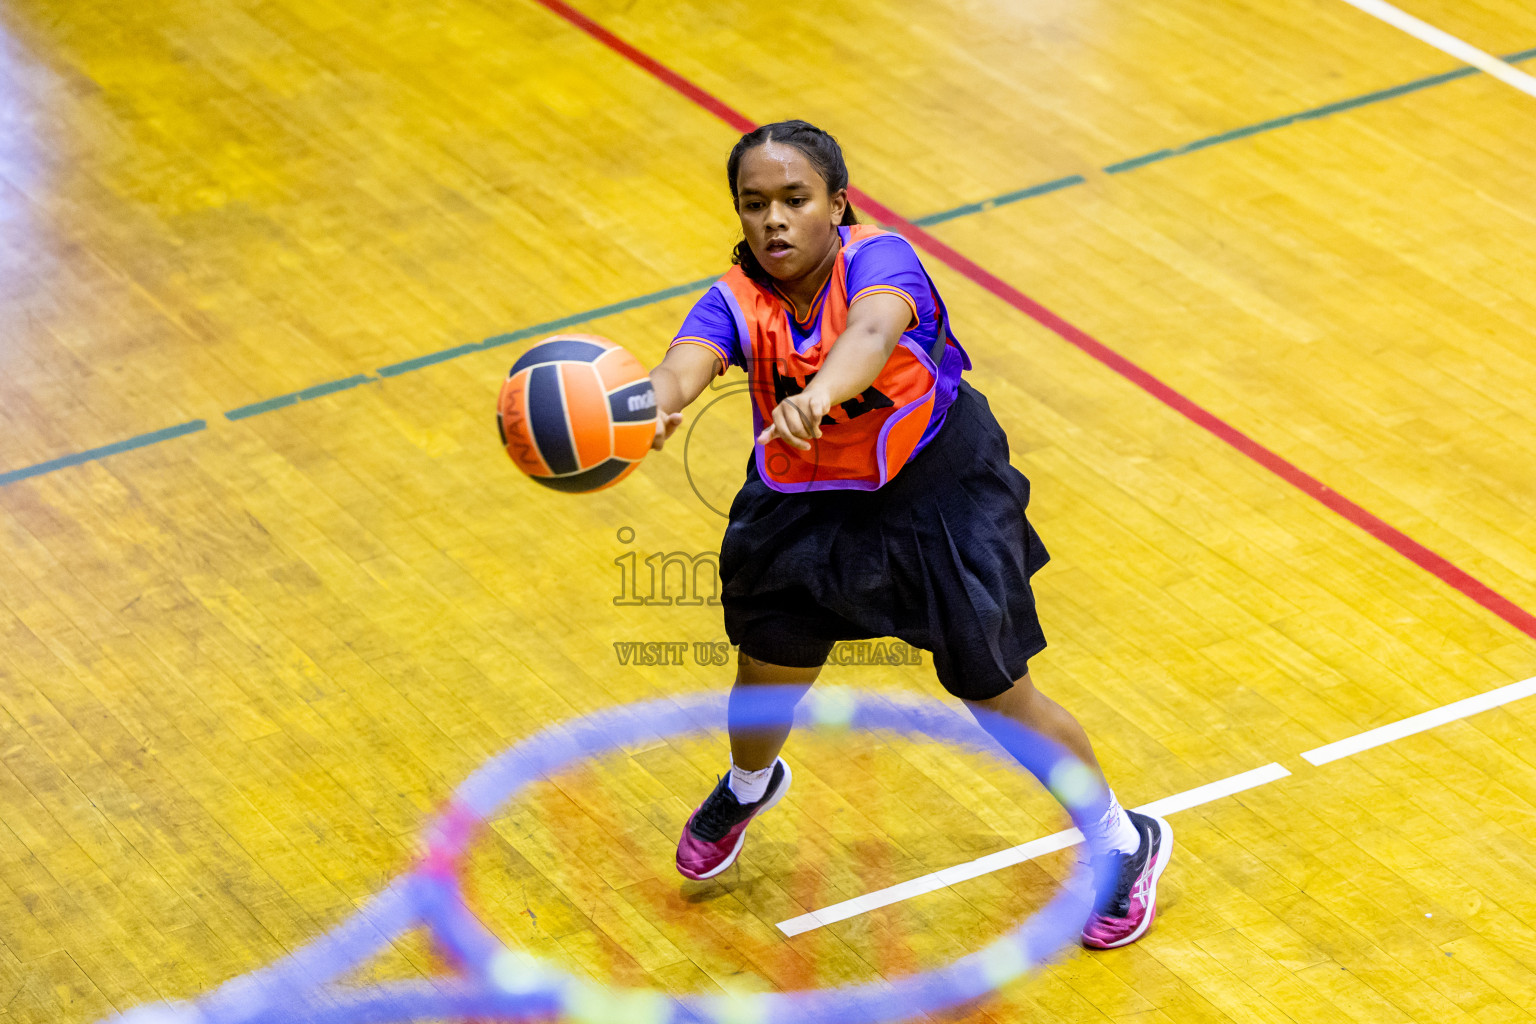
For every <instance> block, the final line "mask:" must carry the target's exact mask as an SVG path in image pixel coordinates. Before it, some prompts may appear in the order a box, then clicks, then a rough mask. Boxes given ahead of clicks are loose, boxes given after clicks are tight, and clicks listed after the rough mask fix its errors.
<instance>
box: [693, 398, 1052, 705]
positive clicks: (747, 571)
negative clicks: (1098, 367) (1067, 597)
mask: <svg viewBox="0 0 1536 1024" xmlns="http://www.w3.org/2000/svg"><path fill="white" fill-rule="evenodd" d="M1028 505H1029V481H1028V480H1027V479H1025V477H1024V474H1022V473H1020V472H1019V471H1018V470H1016V469H1014V468H1013V466H1012V465H1010V464H1009V462H1008V438H1007V437H1006V436H1005V435H1004V433H1003V429H1002V427H1001V426H999V425H998V422H997V420H996V418H994V417H993V415H992V410H991V409H990V408H989V407H988V405H987V400H986V398H985V396H983V395H982V394H981V393H980V392H979V391H977V390H975V389H974V388H972V387H971V386H970V385H969V384H966V383H964V382H962V383H961V384H960V391H959V394H958V395H957V396H956V398H955V401H954V403H953V404H952V405H951V406H950V408H949V413H948V415H947V417H946V419H945V422H944V425H943V427H941V428H940V429H939V432H938V433H937V434H936V435H935V436H934V437H933V439H932V440H931V441H930V442H929V443H928V444H927V445H926V446H925V447H924V448H923V450H922V451H920V452H919V453H918V454H917V456H916V457H915V458H913V459H912V461H910V462H908V463H907V464H906V465H905V466H904V467H902V469H901V471H900V472H899V473H897V474H896V476H895V478H894V479H892V480H891V481H890V482H888V483H887V484H886V485H885V486H884V487H881V488H879V489H878V490H874V491H813V492H808V493H801V494H783V493H781V492H779V491H775V490H773V489H772V488H771V487H769V486H768V485H767V484H765V483H763V481H762V479H761V478H760V477H759V476H758V473H757V469H756V467H755V465H753V463H752V462H751V461H749V462H748V469H747V481H746V483H745V484H744V485H743V487H742V489H741V491H740V493H738V494H737V495H736V499H735V501H734V502H733V503H732V504H731V515H730V524H729V525H728V526H727V527H726V531H725V538H724V540H723V541H722V542H721V548H720V578H721V583H722V591H721V600H722V603H723V604H724V606H725V628H726V633H727V634H728V635H729V636H730V638H731V642H732V643H733V644H736V645H738V646H739V647H740V648H741V650H742V652H743V653H744V654H747V655H748V656H750V657H754V658H757V659H759V660H762V661H766V662H770V663H772V664H776V665H790V666H798V667H810V666H815V665H821V664H822V663H824V662H825V661H826V659H827V656H828V655H829V654H830V652H831V649H832V646H833V644H835V643H836V642H838V641H841V640H866V639H872V638H875V637H887V636H891V637H897V638H898V639H901V640H903V641H905V642H907V643H909V644H911V645H912V646H914V647H918V648H921V649H923V650H926V651H930V652H932V655H933V663H934V668H935V669H936V670H937V672H938V676H939V681H940V682H941V683H942V684H943V685H944V688H945V689H946V690H948V691H949V692H950V693H952V694H954V695H955V696H957V697H961V698H964V699H967V700H985V699H986V698H988V697H995V696H997V695H998V694H1000V693H1002V692H1003V691H1005V690H1007V689H1008V688H1009V686H1011V685H1012V684H1013V681H1014V680H1015V679H1018V678H1019V677H1020V676H1022V675H1024V673H1025V672H1026V671H1027V670H1028V667H1029V659H1030V658H1032V657H1034V656H1035V655H1036V654H1038V653H1039V652H1040V651H1041V650H1043V649H1044V648H1045V636H1044V634H1043V633H1042V632H1041V630H1040V620H1039V617H1038V616H1037V615H1036V613H1035V597H1034V592H1033V591H1032V590H1031V589H1030V585H1029V578H1030V577H1031V576H1033V575H1034V574H1035V572H1037V571H1038V570H1039V569H1040V567H1041V566H1043V565H1045V563H1046V561H1047V560H1048V559H1049V558H1050V556H1049V555H1048V554H1047V553H1046V550H1045V545H1044V544H1042V543H1041V542H1040V537H1039V535H1038V534H1036V533H1035V530H1034V527H1032V526H1031V525H1030V523H1029V519H1028V518H1027V517H1026V516H1025V509H1026V508H1027V506H1028Z"/></svg>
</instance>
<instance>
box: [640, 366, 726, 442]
mask: <svg viewBox="0 0 1536 1024" xmlns="http://www.w3.org/2000/svg"><path fill="white" fill-rule="evenodd" d="M719 372H720V357H719V356H717V355H715V354H714V353H713V352H711V351H710V350H709V349H707V348H705V347H704V346H702V345H673V346H672V347H671V348H669V349H668V350H667V354H666V355H665V356H664V357H663V358H662V360H661V363H660V364H659V365H658V366H657V367H656V368H655V369H654V370H652V371H651V387H652V388H654V389H655V391H656V438H655V440H653V441H652V442H651V447H652V448H654V449H656V450H657V451H660V450H661V446H662V445H664V444H666V443H667V438H669V437H671V436H672V431H674V430H676V429H677V425H678V424H679V423H681V422H683V410H684V409H686V408H687V407H688V406H690V405H692V404H693V400H694V399H695V398H698V397H699V395H701V394H703V393H704V389H705V388H707V387H708V386H709V382H710V381H711V380H713V379H714V377H715V376H716V375H717V374H718V373H719Z"/></svg>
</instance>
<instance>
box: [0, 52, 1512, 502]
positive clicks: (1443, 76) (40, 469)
mask: <svg viewBox="0 0 1536 1024" xmlns="http://www.w3.org/2000/svg"><path fill="white" fill-rule="evenodd" d="M1532 58H1536V47H1532V48H1531V49H1529V50H1521V51H1520V52H1518V53H1512V54H1509V55H1508V56H1506V57H1504V58H1503V59H1504V60H1505V61H1507V62H1508V63H1510V64H1520V63H1524V62H1525V61H1528V60H1531V59H1532ZM1481 74H1482V72H1481V71H1479V70H1478V69H1477V68H1474V67H1469V66H1465V65H1463V66H1462V67H1459V68H1455V69H1453V70H1451V71H1445V72H1442V73H1440V74H1438V75H1428V76H1426V77H1424V78H1416V79H1414V80H1413V81H1411V82H1405V83H1403V84H1402V85H1394V86H1391V87H1390V88H1386V89H1378V90H1376V91H1375V92H1368V93H1365V94H1363V95H1360V96H1355V97H1352V98H1350V99H1344V100H1338V101H1335V102H1333V103H1325V104H1323V105H1322V106H1320V107H1312V108H1311V109H1309V110H1303V111H1299V112H1297V113H1294V114H1286V115H1284V116H1282V117H1275V118H1270V119H1269V120H1267V121H1260V122H1258V123H1257V124H1251V125H1245V126H1244V127H1241V128H1233V129H1231V130H1229V131H1225V132H1218V133H1217V134H1215V135H1207V136H1206V137H1205V138H1202V139H1196V140H1195V141H1193V142H1186V143H1184V144H1183V145H1181V146H1174V147H1171V148H1168V149H1159V150H1156V151H1154V152H1151V153H1144V154H1142V155H1141V156H1136V157H1131V158H1130V159H1128V160H1121V161H1118V162H1116V163H1112V164H1108V165H1106V166H1104V167H1102V168H1100V170H1102V171H1103V172H1104V173H1105V174H1124V173H1126V172H1127V171H1134V170H1138V169H1140V168H1142V167H1146V166H1148V165H1150V164H1155V163H1159V162H1161V161H1163V160H1169V159H1172V158H1174V157H1179V156H1184V155H1186V154H1189V153H1197V152H1200V151H1201V150H1204V149H1209V148H1211V147H1212V146H1219V145H1221V144H1223V143H1227V142H1236V141H1238V140H1240V139H1246V138H1251V137H1252V136H1255V135H1259V134H1262V133H1264V132H1271V131H1276V130H1278V129H1281V128H1285V127H1288V126H1290V125H1293V124H1299V123H1301V122H1303V121H1315V120H1317V119H1319V118H1324V117H1330V116H1332V115H1334V114H1341V113H1344V112H1345V111H1349V110H1357V109H1359V108H1360V107H1365V106H1369V105H1371V104H1373V103H1381V102H1384V101H1386V100H1392V99H1397V98H1398V97H1399V96H1407V95H1409V94H1410V93H1415V92H1419V91H1421V90H1423V89H1431V88H1434V87H1435V86H1439V85H1444V84H1445V83H1447V82H1454V81H1456V80H1458V79H1462V78H1470V77H1472V76H1473V75H1481ZM1087 182H1088V179H1087V178H1085V177H1083V176H1082V175H1081V174H1070V175H1067V176H1065V177H1061V178H1055V179H1053V180H1051V181H1047V182H1042V183H1041V184H1038V185H1031V186H1030V187H1028V188H1022V189H1018V190H1016V191H1013V192H1005V193H1003V194H1002V195H999V196H993V197H992V198H990V199H983V200H981V201H980V202H975V203H965V204H963V205H961V206H956V207H953V208H951V209H948V210H941V211H939V212H938V213H930V214H928V215H927V216H924V217H915V218H913V220H912V223H913V224H916V225H917V226H919V227H925V228H926V227H932V226H933V225H935V224H943V223H945V222H947V221H952V220H957V219H959V218H961V217H969V216H971V215H972V214H977V213H985V212H986V211H988V210H995V209H997V208H998V207H1000V206H1008V205H1011V204H1013V203H1018V202H1023V201H1024V200H1026V199H1033V198H1035V197H1037V196H1043V195H1049V194H1051V193H1053V192H1059V191H1061V190H1063V189H1068V188H1074V187H1076V186H1078V185H1084V184H1087ZM715 280H717V277H716V276H715V275H711V276H710V277H705V278H700V279H699V280H697V281H690V282H688V283H687V284H679V285H673V286H672V287H670V288H663V289H661V290H660V291H654V292H648V293H646V294H644V295H637V296H635V297H634V298H632V299H624V300H623V301H620V302H614V303H610V304H608V305H606V306H598V307H596V308H595V309H588V310H584V311H582V312H580V313H573V314H571V315H569V316H563V317H560V318H558V319H555V320H546V321H545V322H543V323H539V324H533V325H531V326H529V327H522V328H519V329H518V330H515V331H512V332H510V333H507V334H498V335H495V336H494V337H490V338H486V339H485V340H484V341H477V342H471V343H467V344H463V345H454V346H452V347H450V348H445V349H440V350H439V351H436V352H429V353H427V354H426V355H420V356H416V357H414V358H411V359H406V360H402V361H401V362H398V363H390V364H389V365H388V366H381V367H379V368H378V369H377V370H376V371H374V372H375V373H377V374H378V376H377V377H375V376H372V375H370V374H366V373H360V374H356V375H354V376H351V377H346V378H343V379H341V380H334V381H328V382H326V383H323V384H316V385H313V386H312V387H307V388H304V389H302V390H300V391H293V392H290V393H288V394H286V395H278V396H277V397H275V398H268V399H264V400H263V401H260V402H252V403H251V404H250V405H242V406H240V407H239V408H236V409H231V410H229V411H228V412H226V413H225V414H224V418H225V419H227V420H230V421H238V420H243V419H248V418H250V417H252V416H259V415H261V414H262V413H268V412H273V411H275V410H278V409H286V408H287V407H289V406H291V405H297V404H298V403H300V402H308V401H311V400H312V399H316V398H321V397H323V396H325V395H332V394H335V393H336V392H338V391H347V390H350V389H352V388H355V387H358V386H360V385H363V384H367V383H369V382H371V381H374V380H380V379H384V378H389V377H398V376H400V375H402V374H406V373H410V372H412V371H414V370H420V369H424V368H425V367H428V366H435V365H437V364H438V363H444V362H447V361H448V360H450V359H457V358H459V357H460V356H467V355H472V354H474V353H477V352H484V351H486V350H488V349H493V348H498V347H500V346H502V345H510V344H512V343H514V342H518V341H526V340H527V339H529V338H535V337H538V336H540V335H543V334H549V333H552V332H555V331H563V330H566V329H568V328H571V327H576V326H578V325H580V324H584V323H588V322H590V321H593V320H601V319H603V318H604V317H609V316H616V315H617V314H619V313H627V312H629V311H630V310H635V309H640V308H642V307H645V306H651V305H655V304H656V303H658V302H666V301H667V300H669V299H676V298H680V297H682V296H684V295H691V294H693V293H694V292H698V291H703V290H704V289H705V288H707V287H709V286H710V284H712V283H713V282H714V281H715ZM207 426H208V424H207V423H206V422H205V421H203V420H191V421H188V422H186V423H182V424H179V425H177V426H174V427H166V428H164V429H163V430H155V431H151V432H149V433H147V434H139V435H137V436H136V437H130V438H128V439H127V440H124V441H117V442H115V443H113V444H108V445H103V446H101V447H100V448H89V449H87V450H85V451H82V452H76V453H74V454H73V455H64V456H60V457H59V458H57V459H50V460H48V461H47V462H39V463H37V464H35V465H32V466H23V467H22V468H20V469H13V470H10V471H9V472H4V473H0V486H4V485H6V484H11V483H15V482H17V481H19V480H26V479H29V478H31V477H35V476H41V475H42V474H44V473H52V472H54V471H56V470H60V469H65V468H67V467H69V466H78V465H80V464H81V463H85V462H93V461H95V460H97V459H104V458H107V457H108V456H110V455H117V454H119V453H121V452H126V451H132V450H133V449H135V448H143V447H145V446H146V445H151V444H157V443H159V442H161V441H169V440H171V439H173V438H177V437H184V436H186V435H187V434H193V433H197V432H198V431H200V430H204V429H206V428H207Z"/></svg>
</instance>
